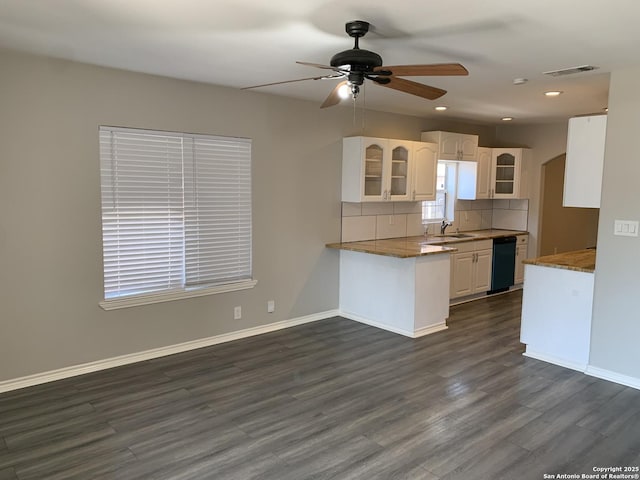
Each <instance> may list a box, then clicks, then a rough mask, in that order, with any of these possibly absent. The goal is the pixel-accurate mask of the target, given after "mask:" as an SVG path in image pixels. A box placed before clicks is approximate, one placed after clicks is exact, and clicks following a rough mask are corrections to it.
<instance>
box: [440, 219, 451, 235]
mask: <svg viewBox="0 0 640 480" xmlns="http://www.w3.org/2000/svg"><path fill="white" fill-rule="evenodd" d="M450 226H451V224H450V223H447V221H446V220H442V223H441V224H440V235H444V231H445V230H446V229H447V227H450Z"/></svg>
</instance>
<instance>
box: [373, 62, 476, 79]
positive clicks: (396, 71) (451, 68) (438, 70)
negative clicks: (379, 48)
mask: <svg viewBox="0 0 640 480" xmlns="http://www.w3.org/2000/svg"><path fill="white" fill-rule="evenodd" d="M373 71H374V72H377V71H390V72H391V73H392V74H393V75H395V76H396V77H427V76H429V77H430V76H449V75H469V71H468V70H467V69H466V68H464V67H463V66H462V65H460V64H459V63H433V64H431V65H396V66H392V67H388V66H386V65H383V66H381V67H375V68H374V69H373Z"/></svg>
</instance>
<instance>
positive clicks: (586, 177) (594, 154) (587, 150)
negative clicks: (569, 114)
mask: <svg viewBox="0 0 640 480" xmlns="http://www.w3.org/2000/svg"><path fill="white" fill-rule="evenodd" d="M606 130H607V116H606V115H591V116H585V117H574V118H570V119H569V134H568V136H567V159H566V163H565V170H564V196H563V201H562V204H563V205H564V206H565V207H586V208H599V207H600V193H601V190H602V170H603V167H604V144H605V134H606Z"/></svg>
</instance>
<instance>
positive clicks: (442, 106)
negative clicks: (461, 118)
mask: <svg viewBox="0 0 640 480" xmlns="http://www.w3.org/2000/svg"><path fill="white" fill-rule="evenodd" d="M447 108H449V107H445V106H444V105H440V106H439V107H435V108H434V110H438V111H439V112H443V111H445V110H446V109H447Z"/></svg>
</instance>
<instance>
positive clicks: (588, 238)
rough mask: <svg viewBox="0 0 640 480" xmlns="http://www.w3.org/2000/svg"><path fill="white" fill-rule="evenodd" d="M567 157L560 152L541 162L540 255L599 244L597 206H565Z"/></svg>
mask: <svg viewBox="0 0 640 480" xmlns="http://www.w3.org/2000/svg"><path fill="white" fill-rule="evenodd" d="M565 159H566V155H560V156H559V157H556V158H554V159H552V160H549V161H548V162H547V163H545V164H543V165H542V178H541V184H542V185H541V186H542V199H541V201H542V207H541V224H540V255H552V254H554V253H562V252H570V251H572V250H580V249H583V248H588V247H593V246H595V245H596V241H597V236H598V209H597V208H575V207H563V206H562V197H563V194H564V167H565V163H566V162H565Z"/></svg>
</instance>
